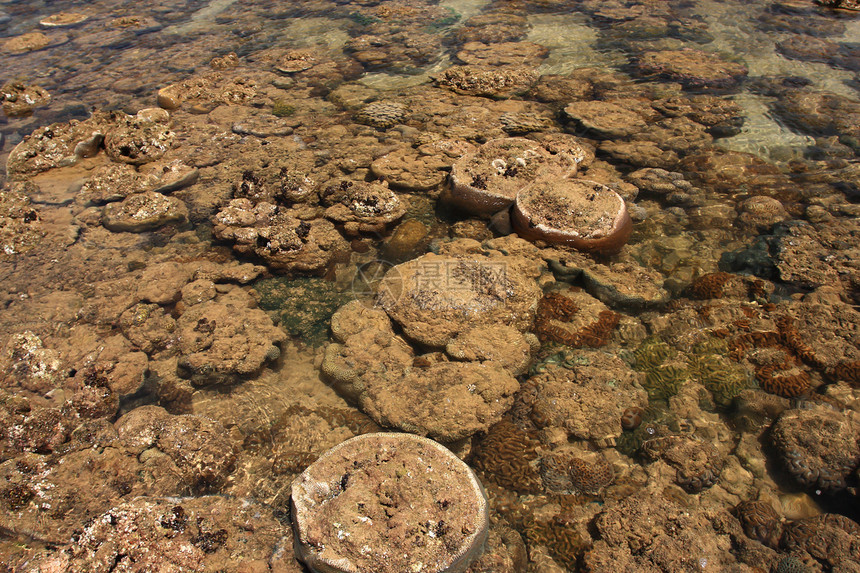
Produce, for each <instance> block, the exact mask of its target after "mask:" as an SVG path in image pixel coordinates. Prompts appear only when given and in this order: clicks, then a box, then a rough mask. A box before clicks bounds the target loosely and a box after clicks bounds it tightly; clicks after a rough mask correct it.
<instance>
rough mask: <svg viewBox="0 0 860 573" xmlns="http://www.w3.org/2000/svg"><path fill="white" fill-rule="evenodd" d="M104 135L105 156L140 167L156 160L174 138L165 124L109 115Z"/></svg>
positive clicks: (128, 116) (138, 117)
mask: <svg viewBox="0 0 860 573" xmlns="http://www.w3.org/2000/svg"><path fill="white" fill-rule="evenodd" d="M111 120H112V123H113V125H111V127H110V129H109V130H108V132H107V134H106V135H105V142H104V143H105V153H106V154H107V155H108V157H110V158H111V159H113V160H114V161H119V162H122V163H130V164H132V165H142V164H144V163H149V162H151V161H156V160H157V159H160V158H161V156H162V155H164V153H165V152H166V151H167V150H168V149H170V147H171V145H173V140H174V138H175V137H176V134H174V133H173V132H172V131H170V129H169V128H168V126H167V123H162V122H156V121H152V120H149V119H145V118H144V117H141V116H140V115H137V116H131V115H125V114H120V113H114V114H112V115H111Z"/></svg>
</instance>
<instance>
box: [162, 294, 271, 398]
mask: <svg viewBox="0 0 860 573" xmlns="http://www.w3.org/2000/svg"><path fill="white" fill-rule="evenodd" d="M176 327H177V334H178V339H179V351H180V355H181V356H180V358H179V363H178V367H177V368H178V371H179V373H180V374H181V375H182V376H183V377H186V378H190V379H191V381H192V382H193V383H194V384H196V385H198V386H205V385H209V384H219V383H225V382H234V381H236V380H239V379H242V378H243V377H247V376H252V375H254V374H256V373H257V372H259V371H260V369H261V368H262V367H263V365H264V364H265V363H266V362H269V361H273V360H276V359H277V358H278V357H279V356H280V354H281V353H280V348H279V347H280V345H281V344H283V342H284V341H285V340H286V338H287V336H286V333H285V332H284V331H283V330H281V329H280V328H278V327H276V326H275V325H274V324H272V319H271V318H269V316H268V315H267V314H266V313H265V312H263V311H262V310H259V309H255V308H249V307H248V304H247V303H246V304H245V305H244V306H243V305H241V304H238V303H237V302H233V301H230V302H219V301H217V300H210V301H206V302H201V303H200V304H196V305H194V306H191V307H190V308H188V309H187V310H186V311H185V312H184V313H183V314H182V316H180V317H179V319H178V320H177V321H176Z"/></svg>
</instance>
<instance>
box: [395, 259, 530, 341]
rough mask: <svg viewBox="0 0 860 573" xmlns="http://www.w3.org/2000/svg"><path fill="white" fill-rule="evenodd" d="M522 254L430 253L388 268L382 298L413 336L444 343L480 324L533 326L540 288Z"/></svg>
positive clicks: (397, 320) (416, 338)
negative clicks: (468, 255) (520, 255)
mask: <svg viewBox="0 0 860 573" xmlns="http://www.w3.org/2000/svg"><path fill="white" fill-rule="evenodd" d="M518 259H519V258H518V257H504V256H491V257H478V258H476V257H466V256H455V257H450V256H440V255H435V254H432V253H430V254H426V255H423V256H421V257H418V258H417V259H414V260H412V261H409V262H406V263H402V264H400V265H397V266H396V267H394V268H392V269H391V270H389V271H388V272H387V273H386V275H385V278H384V279H383V281H382V284H381V286H380V291H379V292H380V297H379V303H380V305H381V307H382V308H383V309H384V310H385V311H386V312H387V313H388V315H389V316H390V317H391V318H392V319H393V320H394V321H396V322H397V323H398V324H400V326H401V327H402V328H403V331H404V333H405V334H406V336H408V337H409V338H411V339H413V340H416V341H417V342H420V343H421V344H426V345H428V346H434V347H442V346H445V345H446V344H447V343H448V342H449V341H450V340H451V338H452V337H454V336H455V335H457V334H458V333H460V332H464V331H466V330H468V329H470V328H473V327H475V326H477V325H492V324H507V325H511V326H513V327H514V328H516V329H517V330H520V331H526V330H528V329H529V328H530V327H531V324H532V321H533V320H534V313H535V310H536V307H537V301H538V298H539V297H540V289H539V288H538V286H537V283H536V282H535V280H534V279H535V278H536V277H534V276H530V275H529V274H527V273H526V272H525V270H524V269H523V268H522V266H521V265H522V261H521V260H518Z"/></svg>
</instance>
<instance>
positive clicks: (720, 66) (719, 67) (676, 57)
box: [634, 49, 749, 89]
mask: <svg viewBox="0 0 860 573" xmlns="http://www.w3.org/2000/svg"><path fill="white" fill-rule="evenodd" d="M634 66H635V67H636V69H637V71H638V72H639V73H640V74H642V75H646V76H647V75H656V76H659V77H662V78H665V79H667V80H669V81H674V82H679V83H681V84H682V85H684V87H687V88H692V89H701V88H732V87H735V86H736V85H737V84H738V83H739V82H740V81H741V80H743V79H744V78H745V77H746V76H747V74H748V73H749V72H748V70H747V68H746V66H743V65H742V64H738V63H735V62H730V61H728V60H725V59H723V58H721V57H720V56H719V55H718V54H715V53H713V52H705V51H702V50H693V49H685V50H664V51H659V52H658V51H654V52H645V53H643V54H641V55H640V56H638V57H637V58H636V60H635V62H634Z"/></svg>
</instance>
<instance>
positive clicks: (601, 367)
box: [528, 350, 648, 444]
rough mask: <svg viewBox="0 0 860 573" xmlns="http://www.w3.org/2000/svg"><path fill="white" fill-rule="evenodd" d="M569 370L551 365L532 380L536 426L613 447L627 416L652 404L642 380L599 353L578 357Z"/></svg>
mask: <svg viewBox="0 0 860 573" xmlns="http://www.w3.org/2000/svg"><path fill="white" fill-rule="evenodd" d="M566 366H568V367H561V366H555V365H549V366H547V368H546V371H545V372H543V373H542V374H539V375H537V376H533V377H532V378H530V379H529V382H528V384H529V385H532V386H533V387H534V388H535V389H536V392H535V395H536V396H537V397H536V399H535V400H534V403H533V405H532V412H531V418H532V420H533V421H534V422H535V423H536V424H537V425H538V427H540V428H560V429H562V430H563V431H564V432H565V433H567V434H568V436H570V437H572V438H578V439H582V440H591V441H594V442H598V443H606V444H612V443H614V441H615V439H616V438H618V436H620V435H621V432H622V426H621V418H622V415H623V414H624V411H625V410H626V409H627V408H631V407H640V408H641V407H644V406H646V405H647V404H648V398H647V396H646V393H645V391H644V390H643V389H642V388H641V387H640V386H639V384H638V375H637V374H636V372H634V371H633V370H632V369H630V367H629V366H627V365H626V364H625V363H624V362H623V361H622V360H621V359H620V358H617V357H615V356H612V355H611V354H606V353H604V352H601V351H597V350H584V351H580V352H579V353H577V354H576V355H575V356H574V357H572V358H571V359H570V360H569V361H568V362H567V363H566Z"/></svg>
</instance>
